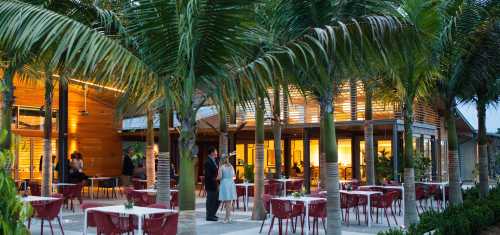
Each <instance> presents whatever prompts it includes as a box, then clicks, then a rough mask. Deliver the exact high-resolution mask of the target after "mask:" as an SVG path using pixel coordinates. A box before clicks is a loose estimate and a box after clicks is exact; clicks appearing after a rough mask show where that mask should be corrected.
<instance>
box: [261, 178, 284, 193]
mask: <svg viewBox="0 0 500 235" xmlns="http://www.w3.org/2000/svg"><path fill="white" fill-rule="evenodd" d="M280 187H281V183H279V182H276V181H270V182H269V183H268V184H265V185H264V193H265V194H270V195H274V196H277V195H279V191H280Z"/></svg>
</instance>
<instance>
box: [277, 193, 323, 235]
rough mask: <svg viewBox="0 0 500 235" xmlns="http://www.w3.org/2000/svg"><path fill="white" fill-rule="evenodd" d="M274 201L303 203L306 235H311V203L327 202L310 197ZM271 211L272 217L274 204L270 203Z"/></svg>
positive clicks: (283, 198) (292, 197) (319, 198)
mask: <svg viewBox="0 0 500 235" xmlns="http://www.w3.org/2000/svg"><path fill="white" fill-rule="evenodd" d="M273 199H277V200H284V201H292V202H303V203H304V207H305V210H306V211H305V213H306V214H305V223H304V227H305V228H306V229H305V234H306V235H308V234H309V204H310V203H311V202H315V201H326V198H321V197H309V196H305V197H294V196H288V197H278V198H273ZM269 210H270V212H269V213H270V214H271V215H272V210H273V209H272V203H270V205H269Z"/></svg>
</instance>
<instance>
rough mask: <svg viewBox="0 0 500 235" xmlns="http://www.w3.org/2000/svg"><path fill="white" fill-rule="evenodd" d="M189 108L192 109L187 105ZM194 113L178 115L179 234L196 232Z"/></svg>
mask: <svg viewBox="0 0 500 235" xmlns="http://www.w3.org/2000/svg"><path fill="white" fill-rule="evenodd" d="M189 109H190V110H194V109H193V108H192V107H189ZM195 116H196V114H195V113H194V111H191V112H190V113H188V114H187V115H186V116H185V117H179V118H180V121H181V131H180V134H179V155H180V170H179V173H180V176H179V225H180V226H179V234H181V235H195V234H196V213H195V207H196V202H195V179H194V175H195V174H194V172H195V169H194V166H195V164H194V163H195V158H194V156H193V149H195V145H196V121H195Z"/></svg>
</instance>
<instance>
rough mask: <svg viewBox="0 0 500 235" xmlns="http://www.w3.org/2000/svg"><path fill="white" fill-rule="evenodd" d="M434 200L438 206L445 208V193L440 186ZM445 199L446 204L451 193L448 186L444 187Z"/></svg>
mask: <svg viewBox="0 0 500 235" xmlns="http://www.w3.org/2000/svg"><path fill="white" fill-rule="evenodd" d="M434 200H435V201H436V202H437V207H438V208H443V193H442V190H441V189H440V188H438V189H437V191H436V193H435V194H434ZM444 200H445V202H444V203H445V204H446V202H447V201H448V200H449V193H448V187H445V188H444Z"/></svg>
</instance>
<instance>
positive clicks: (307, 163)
mask: <svg viewBox="0 0 500 235" xmlns="http://www.w3.org/2000/svg"><path fill="white" fill-rule="evenodd" d="M302 143H303V147H304V187H305V188H306V192H307V193H310V192H311V134H310V131H309V129H308V128H304V140H303V142H302Z"/></svg>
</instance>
